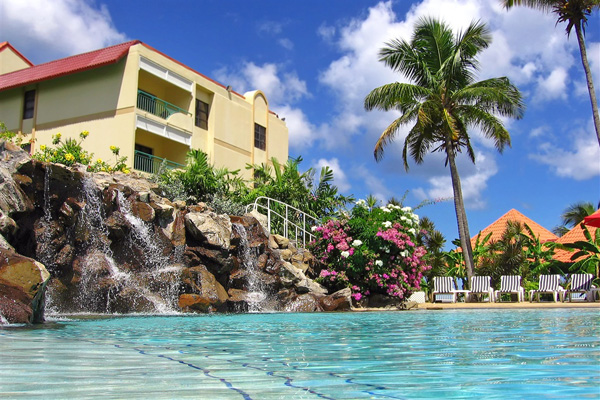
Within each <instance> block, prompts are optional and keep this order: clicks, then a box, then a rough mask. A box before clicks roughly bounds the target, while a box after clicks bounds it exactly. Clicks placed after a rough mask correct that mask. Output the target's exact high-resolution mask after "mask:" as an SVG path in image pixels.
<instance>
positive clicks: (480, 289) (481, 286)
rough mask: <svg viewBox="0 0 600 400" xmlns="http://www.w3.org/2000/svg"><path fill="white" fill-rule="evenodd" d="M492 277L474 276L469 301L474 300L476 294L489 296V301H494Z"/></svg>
mask: <svg viewBox="0 0 600 400" xmlns="http://www.w3.org/2000/svg"><path fill="white" fill-rule="evenodd" d="M491 280H492V278H490V277H489V276H472V277H471V291H470V292H469V296H468V297H469V301H472V300H473V298H474V295H476V294H482V295H484V296H485V295H487V296H488V302H490V303H491V302H493V301H494V289H493V288H492V284H491Z"/></svg>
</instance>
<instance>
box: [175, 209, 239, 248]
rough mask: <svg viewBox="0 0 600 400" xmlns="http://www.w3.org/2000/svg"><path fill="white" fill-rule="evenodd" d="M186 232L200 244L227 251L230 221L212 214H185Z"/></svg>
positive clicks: (222, 216)
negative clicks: (204, 243)
mask: <svg viewBox="0 0 600 400" xmlns="http://www.w3.org/2000/svg"><path fill="white" fill-rule="evenodd" d="M184 220H185V227H186V228H187V231H188V232H189V233H190V234H191V235H192V237H194V238H195V239H196V240H198V241H200V242H206V243H208V244H209V245H211V246H215V247H218V248H221V249H223V250H229V245H230V240H231V234H232V232H231V221H230V219H229V217H228V216H226V215H217V214H215V213H213V212H207V213H196V212H190V213H187V214H186V215H185V217H184Z"/></svg>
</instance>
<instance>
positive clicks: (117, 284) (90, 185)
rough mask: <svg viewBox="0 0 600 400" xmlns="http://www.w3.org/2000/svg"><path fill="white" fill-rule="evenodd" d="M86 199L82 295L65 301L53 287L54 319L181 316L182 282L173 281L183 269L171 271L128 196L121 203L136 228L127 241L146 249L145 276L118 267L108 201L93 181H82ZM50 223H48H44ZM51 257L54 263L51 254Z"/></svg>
mask: <svg viewBox="0 0 600 400" xmlns="http://www.w3.org/2000/svg"><path fill="white" fill-rule="evenodd" d="M48 186H49V185H48ZM45 189H46V187H45ZM46 197H47V196H46V194H44V199H45V204H47V203H48V202H49V201H47V200H46ZM82 197H83V200H84V203H85V205H84V207H83V208H82V210H81V212H80V214H79V216H80V221H79V228H78V229H79V231H80V234H82V235H83V237H85V238H86V243H85V248H84V249H82V250H80V251H79V252H80V254H78V257H77V259H78V263H79V267H78V270H79V273H80V277H79V280H78V281H76V282H75V285H76V287H77V295H76V296H75V298H68V299H65V298H62V299H61V297H60V287H59V288H58V289H57V288H52V287H50V288H49V290H48V293H47V301H46V306H47V310H48V311H49V312H50V313H54V314H59V313H61V311H62V312H65V311H68V312H72V311H78V312H81V311H83V312H106V313H111V312H115V310H117V311H119V310H123V311H121V312H131V310H143V311H144V312H152V313H159V314H166V313H174V312H176V309H175V305H176V303H177V299H178V295H179V286H178V283H177V282H178V279H169V277H170V276H173V275H175V274H177V273H179V271H180V269H181V268H180V267H178V266H176V265H171V262H170V260H169V257H167V256H164V255H163V254H162V252H161V249H160V247H159V246H158V245H157V240H156V237H155V235H154V234H153V232H152V231H151V230H150V229H149V228H148V227H147V226H146V225H145V223H144V222H143V221H142V220H141V219H139V218H137V217H136V216H134V215H133V214H132V212H131V207H130V206H129V203H128V201H127V200H126V199H125V198H124V196H123V194H122V193H121V192H118V194H117V203H118V206H119V211H120V212H121V214H122V215H123V217H124V218H125V220H126V221H127V222H128V224H129V225H130V227H131V232H130V235H129V236H130V237H128V238H124V239H123V240H125V244H126V245H129V244H130V243H131V245H132V246H133V245H135V246H137V247H138V248H139V249H141V252H142V254H143V261H144V265H143V266H142V267H143V268H141V269H143V270H142V271H140V270H139V269H140V268H135V271H134V270H132V269H133V268H132V266H129V269H130V270H127V269H123V267H120V266H119V265H118V263H117V262H116V261H115V254H114V252H113V250H112V248H111V244H112V245H114V243H111V240H110V239H109V229H108V226H107V224H106V218H107V216H106V215H105V213H104V207H103V203H102V197H101V194H100V193H99V191H98V189H97V187H96V184H95V182H94V180H93V179H92V178H91V177H89V176H86V177H85V178H84V179H83V181H82ZM44 215H45V216H46V215H48V216H49V215H50V213H49V212H48V213H46V211H44ZM48 219H49V218H48ZM48 219H47V218H46V217H44V221H47V220H48ZM44 223H47V222H44ZM48 231H50V229H48ZM82 232H83V233H82ZM128 240H129V242H127V241H128ZM49 256H50V257H52V255H51V254H50V255H49ZM164 278H166V279H164ZM165 281H166V282H165ZM168 281H170V282H168ZM57 286H60V285H57ZM61 305H62V307H61Z"/></svg>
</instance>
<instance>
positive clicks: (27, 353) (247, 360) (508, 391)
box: [0, 309, 600, 400]
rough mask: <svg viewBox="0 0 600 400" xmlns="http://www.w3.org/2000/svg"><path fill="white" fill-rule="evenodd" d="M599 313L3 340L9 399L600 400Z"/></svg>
mask: <svg viewBox="0 0 600 400" xmlns="http://www.w3.org/2000/svg"><path fill="white" fill-rule="evenodd" d="M598 317H599V315H598V312H597V310H574V309H561V310H543V311H541V310H518V311H514V310H512V311H508V310H470V311H448V310H446V311H439V312H437V311H419V312H395V313H335V314H252V315H245V314H243V315H212V316H208V315H201V316H169V317H164V316H162V317H161V316H135V317H115V318H108V319H106V318H102V319H84V318H82V319H71V320H69V319H67V320H61V321H58V322H54V323H49V324H46V325H44V326H42V327H37V328H4V329H0V398H3V399H4V398H8V399H13V398H15V399H21V398H23V399H25V398H27V399H30V398H39V399H42V398H43V399H63V398H97V397H102V398H109V399H111V398H114V399H122V398H127V399H146V398H153V399H180V398H193V399H255V400H257V399H260V400H262V399H266V400H268V399H367V398H368V399H422V398H492V399H494V398H497V399H500V398H502V399H504V398H507V397H516V398H544V397H546V398H553V397H561V398H573V397H584V398H585V397H590V398H600V393H599V390H598V387H600V340H599V339H598V335H597V332H598V328H599V327H600V320H599V318H598Z"/></svg>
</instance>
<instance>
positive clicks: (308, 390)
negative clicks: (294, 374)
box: [164, 344, 405, 400]
mask: <svg viewBox="0 0 600 400" xmlns="http://www.w3.org/2000/svg"><path fill="white" fill-rule="evenodd" d="M185 347H201V348H203V349H206V350H209V351H211V352H215V351H221V352H225V353H228V354H236V353H234V352H232V351H231V350H228V349H212V348H210V347H208V346H198V345H194V344H187V345H186V346H185ZM164 348H165V349H168V350H176V351H178V352H179V353H182V354H186V352H185V351H183V350H177V349H174V348H171V347H167V346H165V347H164ZM187 353H188V354H189V352H187ZM204 357H206V358H209V359H210V358H212V357H211V356H210V355H205V356H204ZM225 361H227V362H229V363H232V364H238V365H241V366H243V367H245V368H252V369H256V370H259V371H263V372H267V374H269V373H270V375H271V376H276V377H280V378H284V379H286V381H287V380H289V382H290V383H291V382H293V378H291V377H288V376H285V375H274V371H269V370H268V369H266V368H261V367H255V366H252V365H250V364H249V363H240V362H239V361H234V360H225ZM262 361H267V362H273V363H277V364H281V365H283V366H284V367H287V368H291V369H293V370H296V371H306V369H304V368H301V367H299V366H297V365H290V364H288V363H286V362H281V361H275V360H274V359H273V358H272V357H263V358H262ZM325 374H327V375H329V376H333V377H334V378H339V379H342V380H343V382H344V383H348V384H351V385H360V386H367V387H370V388H372V389H373V390H389V388H387V387H385V386H381V385H373V384H370V383H360V382H353V380H355V379H357V378H347V377H346V376H342V375H340V374H337V373H335V372H325ZM286 385H287V383H286ZM287 386H292V387H295V388H299V389H303V390H305V391H307V392H309V393H312V394H315V395H317V396H319V397H322V396H321V394H320V393H317V392H315V391H313V390H312V389H310V388H306V387H301V386H293V385H287ZM361 392H363V393H366V394H369V395H372V396H378V397H380V398H381V397H385V398H389V399H398V400H405V398H404V397H396V396H392V395H386V394H381V393H374V392H372V391H367V390H361ZM323 396H326V395H323ZM323 398H326V399H331V398H330V397H323Z"/></svg>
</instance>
